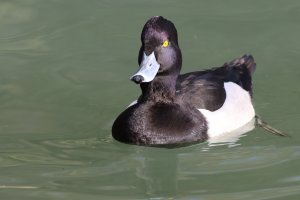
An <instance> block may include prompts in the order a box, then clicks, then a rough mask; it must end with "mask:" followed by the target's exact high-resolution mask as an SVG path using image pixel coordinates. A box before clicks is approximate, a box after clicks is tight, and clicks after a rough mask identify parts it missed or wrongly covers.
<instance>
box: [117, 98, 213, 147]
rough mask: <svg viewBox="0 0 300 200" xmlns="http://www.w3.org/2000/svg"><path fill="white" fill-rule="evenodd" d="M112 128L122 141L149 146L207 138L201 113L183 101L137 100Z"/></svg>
mask: <svg viewBox="0 0 300 200" xmlns="http://www.w3.org/2000/svg"><path fill="white" fill-rule="evenodd" d="M112 131H113V137H114V138H115V139H117V140H119V141H121V142H126V143H132V144H139V145H148V146H160V145H168V146H172V145H184V144H186V143H188V144H191V143H194V142H199V141H205V140H206V139H207V124H206V121H205V119H204V117H203V116H202V114H201V113H200V112H199V111H198V110H197V109H195V108H193V107H190V106H189V105H185V104H184V105H179V104H166V103H155V104H152V105H151V104H137V105H135V106H132V107H129V108H128V109H127V110H125V111H124V112H123V113H121V115H120V116H119V117H118V118H117V119H116V121H115V123H114V125H113V129H112Z"/></svg>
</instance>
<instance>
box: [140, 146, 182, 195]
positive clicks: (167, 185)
mask: <svg viewBox="0 0 300 200" xmlns="http://www.w3.org/2000/svg"><path fill="white" fill-rule="evenodd" d="M136 159H138V160H139V161H140V163H141V165H140V167H138V168H137V169H136V175H137V176H138V177H139V178H141V179H143V180H144V184H145V187H144V188H145V194H147V195H148V196H149V197H156V198H159V197H161V198H166V197H168V198H171V197H173V196H175V195H176V191H177V181H178V180H177V179H178V177H177V168H178V152H177V151H176V150H175V149H161V148H145V149H143V151H140V152H138V153H137V157H136Z"/></svg>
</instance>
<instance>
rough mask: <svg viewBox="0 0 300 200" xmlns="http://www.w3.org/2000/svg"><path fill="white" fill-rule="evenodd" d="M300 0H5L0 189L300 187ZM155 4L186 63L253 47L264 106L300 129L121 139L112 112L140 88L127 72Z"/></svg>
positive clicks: (149, 191) (7, 193)
mask: <svg viewBox="0 0 300 200" xmlns="http://www.w3.org/2000/svg"><path fill="white" fill-rule="evenodd" d="M299 8H300V3H299V1H296V0H291V1H289V3H288V4H287V3H286V2H285V1H276V2H274V1H269V0H266V1H258V0H255V1H251V2H248V3H247V2H244V1H243V2H241V1H235V0H233V1H228V2H227V1H226V2H218V3H217V4H216V3H215V2H213V1H189V3H188V4H187V3H185V2H181V1H173V2H169V1H162V2H152V1H151V2H150V1H149V2H141V1H138V0H130V1H126V2H125V1H117V2H116V1H97V0H91V1H89V2H88V3H86V2H83V1H79V0H72V1H71V0H66V1H41V0H24V1H23V0H15V1H1V2H0V108H1V109H0V110H1V111H0V137H1V140H0V169H1V172H0V199H25V200H26V199H28V200H33V199H45V200H47V199H49V200H50V199H64V200H65V199H72V200H77V199H78V200H79V199H80V200H81V199H89V200H93V199H95V200H96V199H97V200H98V199H107V200H109V199H113V200H115V199H128V200H129V199H130V200H132V199H155V200H156V199H205V200H210V199H246V200H247V199H289V200H290V199H299V196H300V192H299V191H300V181H299V177H300V174H299V167H300V146H299V142H300V137H299V136H298V135H299V134H297V133H298V130H299V125H298V124H299V123H298V121H299V119H300V115H299V106H298V105H299V103H298V102H299V94H300V93H299V92H300V89H299V76H300V74H299V72H300V71H299V65H298V59H299V52H300V49H299V46H300V44H299V39H298V37H299V34H300V27H299V20H298V19H299V17H300V15H299V13H300V12H299ZM178 13H180V15H179V14H178ZM158 14H163V15H164V16H165V17H167V18H170V19H171V20H172V21H174V23H175V24H176V26H177V29H178V31H179V36H180V47H181V49H182V52H183V59H184V61H183V71H184V72H187V71H193V70H199V69H203V68H208V67H210V66H219V65H221V64H222V63H223V62H225V61H227V60H231V59H232V58H234V57H237V56H240V55H242V54H244V53H252V54H254V57H255V59H256V61H257V64H258V65H257V71H256V72H255V77H254V103H255V107H256V111H257V112H258V113H259V114H261V115H262V116H263V117H264V118H266V119H267V121H268V122H270V124H272V125H274V126H275V127H277V128H279V129H280V130H283V131H285V132H287V133H289V134H290V135H291V136H292V137H291V138H280V137H275V136H273V135H270V134H265V133H264V131H263V130H260V129H254V130H252V131H251V132H248V133H246V134H245V135H244V134H243V133H244V132H246V131H248V130H250V129H251V128H252V126H249V127H248V128H245V129H243V130H239V132H235V133H232V135H230V136H231V137H230V138H224V137H222V138H214V139H213V140H211V141H208V142H206V143H202V144H196V145H192V146H188V147H183V148H177V149H164V148H150V147H139V146H132V145H126V144H121V143H118V142H117V141H114V140H113V139H112V137H111V131H110V129H111V125H112V123H113V121H114V119H115V117H116V116H117V114H118V113H120V111H121V110H124V108H125V107H126V106H127V105H128V103H129V102H132V100H134V99H136V98H137V96H138V95H139V92H140V90H139V88H138V87H136V85H133V84H132V83H131V82H130V81H129V80H128V77H129V76H130V74H131V72H132V71H134V70H135V69H136V66H137V61H136V59H137V53H138V49H139V45H140V38H139V37H140V35H139V34H140V31H141V28H142V26H143V24H144V23H145V21H146V19H147V18H149V17H150V16H153V15H158ZM124 27H126V28H124ZM244 136H245V137H244Z"/></svg>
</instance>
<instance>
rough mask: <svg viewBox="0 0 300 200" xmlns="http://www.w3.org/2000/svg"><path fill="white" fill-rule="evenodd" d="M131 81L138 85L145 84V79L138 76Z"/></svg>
mask: <svg viewBox="0 0 300 200" xmlns="http://www.w3.org/2000/svg"><path fill="white" fill-rule="evenodd" d="M131 80H132V81H133V82H135V83H136V84H140V83H141V82H143V80H144V77H142V76H141V75H136V76H133V77H132V78H131Z"/></svg>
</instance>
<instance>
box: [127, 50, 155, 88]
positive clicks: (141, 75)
mask: <svg viewBox="0 0 300 200" xmlns="http://www.w3.org/2000/svg"><path fill="white" fill-rule="evenodd" d="M158 70H159V64H158V63H157V61H156V58H155V55H154V52H152V53H151V54H150V55H149V56H147V55H146V54H145V53H144V54H143V60H142V62H141V65H140V67H139V69H138V71H137V72H136V73H135V74H134V75H133V76H131V77H130V79H131V80H132V81H134V82H135V83H137V84H140V83H142V82H150V81H152V80H153V79H154V78H155V76H156V74H157V72H158Z"/></svg>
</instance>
